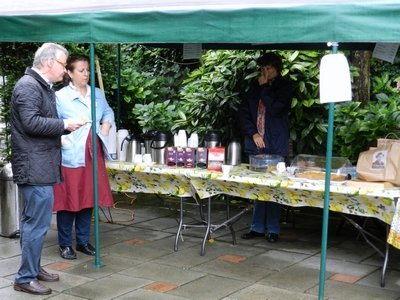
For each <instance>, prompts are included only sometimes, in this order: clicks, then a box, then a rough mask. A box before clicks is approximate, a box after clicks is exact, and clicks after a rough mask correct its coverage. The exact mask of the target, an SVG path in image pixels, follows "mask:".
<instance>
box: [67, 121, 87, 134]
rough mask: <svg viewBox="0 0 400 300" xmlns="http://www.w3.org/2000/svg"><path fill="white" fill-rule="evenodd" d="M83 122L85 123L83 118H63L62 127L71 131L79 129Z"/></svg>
mask: <svg viewBox="0 0 400 300" xmlns="http://www.w3.org/2000/svg"><path fill="white" fill-rule="evenodd" d="M84 124H85V121H83V120H76V119H65V120H64V129H65V130H68V131H71V132H73V131H75V130H77V129H79V128H80V127H81V126H82V125H84Z"/></svg>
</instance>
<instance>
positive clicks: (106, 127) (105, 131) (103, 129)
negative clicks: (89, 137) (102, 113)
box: [100, 122, 111, 136]
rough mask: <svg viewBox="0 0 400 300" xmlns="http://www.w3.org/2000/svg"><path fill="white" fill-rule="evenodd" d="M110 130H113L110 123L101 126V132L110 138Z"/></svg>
mask: <svg viewBox="0 0 400 300" xmlns="http://www.w3.org/2000/svg"><path fill="white" fill-rule="evenodd" d="M110 128H111V124H110V123H108V122H103V123H102V124H101V125H100V130H101V132H102V133H103V135H105V136H108V135H109V134H110Z"/></svg>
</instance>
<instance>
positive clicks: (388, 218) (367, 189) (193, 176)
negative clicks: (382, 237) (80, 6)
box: [107, 162, 400, 282]
mask: <svg viewBox="0 0 400 300" xmlns="http://www.w3.org/2000/svg"><path fill="white" fill-rule="evenodd" d="M107 170H108V174H109V179H110V183H111V189H112V190H113V191H119V192H143V193H155V194H167V195H172V196H176V197H179V198H180V199H181V201H180V202H181V215H180V224H179V228H178V232H177V236H176V240H175V249H177V243H178V238H179V236H180V235H181V228H182V226H185V224H183V209H182V204H183V202H184V201H185V198H187V197H198V198H199V199H208V214H207V220H205V227H206V232H205V235H204V239H203V243H202V248H201V254H202V255H204V251H205V250H204V247H205V242H206V240H207V237H208V235H209V233H210V231H211V230H212V229H213V227H212V226H213V225H212V224H211V210H210V207H211V199H212V198H213V197H214V196H216V195H230V196H236V197H241V198H245V199H251V200H261V201H274V202H277V203H280V204H284V205H288V206H293V207H301V206H309V207H318V208H323V198H324V189H325V183H324V181H323V180H308V179H304V178H297V177H295V176H291V175H290V174H288V173H286V172H284V173H277V172H275V171H272V172H265V173H260V172H254V171H251V170H249V168H248V166H247V165H245V164H242V165H241V166H235V167H233V168H232V170H231V171H230V173H229V175H228V176H226V175H223V173H222V172H216V171H209V170H207V169H200V168H176V167H168V166H164V165H150V166H146V165H135V164H132V163H125V162H107ZM347 183H348V181H339V182H333V181H331V186H330V197H329V198H330V207H329V209H330V210H331V211H334V212H339V213H342V214H348V215H355V216H362V217H373V218H377V219H379V220H381V221H383V222H384V223H385V224H387V225H388V228H389V226H390V225H395V226H392V228H391V231H390V234H389V239H388V241H387V243H386V241H385V244H386V253H383V252H381V253H380V254H382V255H383V256H384V265H383V273H382V274H383V276H382V278H384V274H385V270H386V266H387V260H388V248H389V243H390V244H392V245H393V246H395V247H397V248H399V247H400V242H399V241H400V240H399V238H400V209H399V207H397V208H396V204H397V199H398V197H399V196H400V188H397V187H392V188H386V187H376V186H368V185H363V186H360V187H356V186H352V185H348V184H347ZM235 218H236V216H234V217H232V218H230V219H229V220H228V221H227V222H226V223H224V224H223V225H228V226H229V225H231V221H233V220H234V219H235ZM393 223H395V224H393ZM219 227H220V226H216V228H219ZM363 236H364V237H367V236H366V235H365V234H364V235H363ZM367 241H368V240H367ZM374 248H375V247H374ZM375 249H376V248H375ZM377 250H378V249H377ZM378 251H379V250H378ZM383 280H384V279H382V282H383Z"/></svg>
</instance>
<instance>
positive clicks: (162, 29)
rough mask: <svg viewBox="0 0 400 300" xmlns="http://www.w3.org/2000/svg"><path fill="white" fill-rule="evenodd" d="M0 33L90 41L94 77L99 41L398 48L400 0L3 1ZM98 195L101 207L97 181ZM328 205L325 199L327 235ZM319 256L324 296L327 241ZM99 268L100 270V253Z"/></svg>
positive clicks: (2, 36)
mask: <svg viewBox="0 0 400 300" xmlns="http://www.w3.org/2000/svg"><path fill="white" fill-rule="evenodd" d="M0 28H1V29H2V30H1V31H0V41H1V42H47V41H52V42H64V43H66V42H79V43H90V45H91V48H90V49H91V74H92V76H93V77H94V73H95V72H94V59H93V58H94V43H144V44H153V45H163V46H171V45H181V44H183V43H201V44H202V45H203V48H222V49H224V48H227V49H229V48H230V49H231V48H235V49H253V48H264V49H327V42H338V43H339V47H340V48H341V49H372V48H373V47H374V45H375V43H378V42H379V43H398V42H400V3H399V2H398V0H381V1H379V0H317V1H312V0H248V1H245V0H230V1H223V0H185V1H183V0H175V1H169V0H135V1H132V0H112V1H109V0H86V1H82V0H69V1H54V0H36V1H34V2H32V1H29V0H13V1H10V0H7V1H1V2H0ZM336 50H337V49H336V48H335V51H336ZM93 79H94V78H92V80H91V82H92V83H93V82H94V80H93ZM92 89H94V86H93V85H92ZM92 95H94V93H93V92H92ZM330 110H331V107H330ZM93 112H95V110H94V109H93V107H92V113H93ZM330 122H333V117H330ZM330 125H332V124H330ZM93 126H95V124H94V123H93ZM330 127H332V126H330ZM93 130H95V127H94V128H93ZM328 137H329V135H328ZM93 141H94V144H95V139H93ZM94 150H95V147H94ZM327 154H329V143H328V151H327ZM94 156H96V155H94ZM327 161H328V160H327ZM327 164H328V162H327ZM94 165H95V168H94V170H93V172H94V174H95V176H94V177H95V179H94V180H95V183H96V182H97V178H96V164H94ZM329 168H330V166H329ZM327 170H328V168H327ZM329 170H330V169H329ZM327 177H328V176H327ZM327 183H328V184H326V190H325V194H329V179H328V182H327ZM94 195H95V208H96V207H97V188H96V184H95V191H94ZM328 207H329V203H328V198H327V197H326V201H324V229H323V236H325V238H326V230H327V222H328V220H327V218H328V211H329V210H328V209H329V208H328ZM95 215H96V216H97V212H96V213H95ZM96 220H97V219H95V226H96V228H98V223H97V221H96ZM97 230H98V229H97ZM97 230H96V240H97V244H96V248H98V238H97V236H98V231H97ZM323 240H324V238H323ZM97 253H98V252H97ZM321 253H322V255H321V272H320V293H319V296H320V299H321V297H323V286H324V271H325V254H326V239H325V241H323V243H322V249H321ZM95 264H96V265H97V266H99V265H100V263H99V256H98V255H96V263H95Z"/></svg>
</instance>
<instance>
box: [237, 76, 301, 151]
mask: <svg viewBox="0 0 400 300" xmlns="http://www.w3.org/2000/svg"><path fill="white" fill-rule="evenodd" d="M292 94H293V88H292V85H291V84H290V82H289V81H287V80H285V79H283V78H282V77H281V76H278V77H276V78H275V79H274V80H273V81H272V82H269V83H267V84H264V85H261V86H260V85H259V84H258V82H256V83H254V85H253V86H251V88H250V89H249V91H248V92H247V93H246V94H245V96H244V97H243V99H242V102H241V104H240V106H239V117H240V125H241V129H242V132H243V133H244V135H245V142H244V152H245V153H246V154H249V155H250V154H261V153H264V154H277V155H281V156H284V157H287V155H288V151H289V144H288V143H289V121H288V113H289V110H290V107H291V103H292ZM260 99H261V100H262V101H263V103H264V105H265V110H266V112H265V134H264V143H265V145H266V148H264V149H257V147H256V145H255V143H254V141H253V135H254V134H256V133H257V132H258V131H257V112H258V102H259V100H260Z"/></svg>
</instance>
